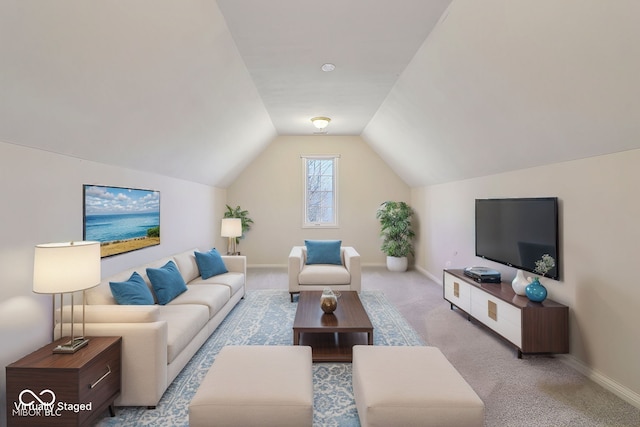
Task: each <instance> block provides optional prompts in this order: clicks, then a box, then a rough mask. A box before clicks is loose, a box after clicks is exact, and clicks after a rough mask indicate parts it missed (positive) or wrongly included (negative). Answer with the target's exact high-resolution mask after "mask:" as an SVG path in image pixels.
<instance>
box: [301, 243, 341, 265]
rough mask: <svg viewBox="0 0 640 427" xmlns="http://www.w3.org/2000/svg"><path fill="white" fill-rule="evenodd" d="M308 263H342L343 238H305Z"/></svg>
mask: <svg viewBox="0 0 640 427" xmlns="http://www.w3.org/2000/svg"><path fill="white" fill-rule="evenodd" d="M304 245H305V246H306V247H307V264H337V265H341V264H342V257H341V256H340V246H341V245H342V240H305V241H304Z"/></svg>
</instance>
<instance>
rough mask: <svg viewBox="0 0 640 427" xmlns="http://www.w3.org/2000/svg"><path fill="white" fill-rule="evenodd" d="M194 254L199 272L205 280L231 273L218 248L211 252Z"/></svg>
mask: <svg viewBox="0 0 640 427" xmlns="http://www.w3.org/2000/svg"><path fill="white" fill-rule="evenodd" d="M194 254H195V256H196V264H198V270H199V271H200V275H201V276H202V278H203V279H205V280H206V279H208V278H209V277H213V276H217V275H218V274H224V273H228V272H229V270H227V266H226V265H224V261H223V260H222V257H221V256H220V253H219V252H218V250H217V249H216V248H213V249H211V250H210V251H209V252H194Z"/></svg>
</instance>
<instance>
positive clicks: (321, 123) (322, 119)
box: [311, 117, 331, 130]
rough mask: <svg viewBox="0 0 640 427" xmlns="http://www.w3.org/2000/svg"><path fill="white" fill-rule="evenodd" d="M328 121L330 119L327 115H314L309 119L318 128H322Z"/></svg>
mask: <svg viewBox="0 0 640 427" xmlns="http://www.w3.org/2000/svg"><path fill="white" fill-rule="evenodd" d="M330 121H331V119H330V118H329V117H314V118H312V119H311V123H313V125H314V126H315V127H317V128H318V129H320V130H324V129H325V128H326V127H327V126H329V122H330Z"/></svg>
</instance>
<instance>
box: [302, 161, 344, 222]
mask: <svg viewBox="0 0 640 427" xmlns="http://www.w3.org/2000/svg"><path fill="white" fill-rule="evenodd" d="M338 159H339V156H303V157H302V162H303V171H304V221H303V226H304V227H337V226H338V196H337V188H338V186H337V181H338Z"/></svg>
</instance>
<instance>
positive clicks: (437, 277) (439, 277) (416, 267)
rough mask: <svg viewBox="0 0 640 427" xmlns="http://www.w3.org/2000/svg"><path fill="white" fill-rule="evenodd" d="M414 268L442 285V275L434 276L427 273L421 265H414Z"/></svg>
mask: <svg viewBox="0 0 640 427" xmlns="http://www.w3.org/2000/svg"><path fill="white" fill-rule="evenodd" d="M415 269H416V270H418V271H419V272H420V273H422V274H423V275H425V276H427V277H428V278H429V279H431V280H433V281H434V282H436V283H437V284H438V285H440V286H442V276H434V275H433V274H431V273H429V272H428V271H427V270H425V269H424V268H423V267H420V266H419V265H416V266H415Z"/></svg>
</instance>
